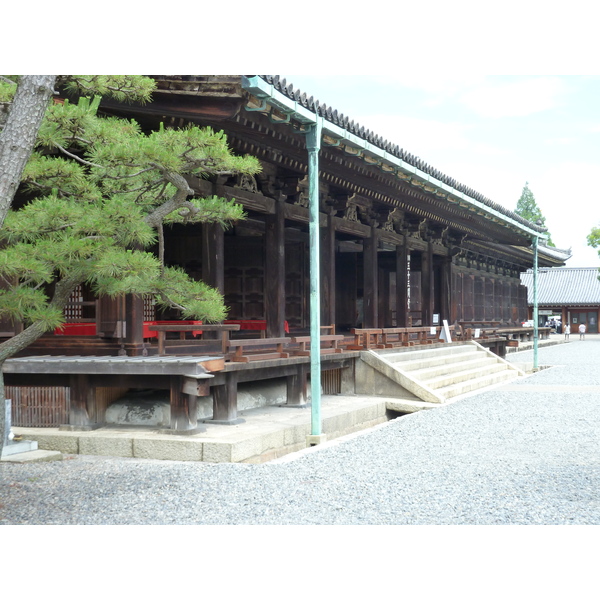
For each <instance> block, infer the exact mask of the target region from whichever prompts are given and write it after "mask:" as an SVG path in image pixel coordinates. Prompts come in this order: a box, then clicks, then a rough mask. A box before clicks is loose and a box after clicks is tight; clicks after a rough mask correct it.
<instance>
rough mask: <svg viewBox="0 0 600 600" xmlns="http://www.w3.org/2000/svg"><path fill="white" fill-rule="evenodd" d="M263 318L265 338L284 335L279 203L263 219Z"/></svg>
mask: <svg viewBox="0 0 600 600" xmlns="http://www.w3.org/2000/svg"><path fill="white" fill-rule="evenodd" d="M265 317H266V320H267V337H283V336H284V335H285V327H284V323H285V219H284V216H283V206H282V203H281V202H276V203H275V214H274V215H267V216H266V218H265Z"/></svg>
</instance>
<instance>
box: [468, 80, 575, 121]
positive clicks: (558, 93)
mask: <svg viewBox="0 0 600 600" xmlns="http://www.w3.org/2000/svg"><path fill="white" fill-rule="evenodd" d="M566 91H567V87H566V84H565V82H564V80H561V79H559V78H557V77H536V78H533V79H529V78H527V79H524V80H522V81H511V82H509V83H505V84H499V85H486V86H483V87H476V88H474V89H471V90H469V91H467V92H466V93H464V94H463V95H462V97H461V102H462V103H463V104H465V105H466V106H468V107H469V108H471V109H472V110H474V111H475V112H476V113H477V114H479V115H481V116H483V117H491V118H499V117H524V116H527V115H531V114H534V113H536V112H541V111H544V110H547V109H549V108H554V107H555V106H557V105H558V104H559V103H560V100H561V97H562V96H563V94H565V93H566Z"/></svg>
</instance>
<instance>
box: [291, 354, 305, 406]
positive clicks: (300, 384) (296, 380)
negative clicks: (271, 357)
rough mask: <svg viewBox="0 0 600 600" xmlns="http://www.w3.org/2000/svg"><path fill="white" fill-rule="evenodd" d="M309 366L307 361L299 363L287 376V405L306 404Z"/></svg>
mask: <svg viewBox="0 0 600 600" xmlns="http://www.w3.org/2000/svg"><path fill="white" fill-rule="evenodd" d="M309 368H310V364H309V363H301V364H299V365H298V370H297V372H296V373H295V374H294V375H288V376H287V378H286V381H287V402H286V405H287V406H306V403H307V399H308V392H307V389H308V382H307V378H308V371H309Z"/></svg>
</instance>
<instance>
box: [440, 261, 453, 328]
mask: <svg viewBox="0 0 600 600" xmlns="http://www.w3.org/2000/svg"><path fill="white" fill-rule="evenodd" d="M441 284H442V289H441V306H440V313H441V314H440V325H441V324H442V321H443V320H444V319H446V320H447V321H448V323H452V258H450V257H449V256H446V257H444V258H443V262H442V276H441Z"/></svg>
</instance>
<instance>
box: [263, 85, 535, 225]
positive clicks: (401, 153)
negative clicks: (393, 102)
mask: <svg viewBox="0 0 600 600" xmlns="http://www.w3.org/2000/svg"><path fill="white" fill-rule="evenodd" d="M259 77H260V78H261V79H263V80H264V81H266V82H267V83H268V84H270V85H272V86H273V87H274V88H275V89H276V90H277V91H279V92H281V93H282V94H284V95H285V96H287V97H288V98H290V99H291V100H293V101H294V102H298V103H299V104H301V105H302V106H303V107H304V108H306V109H308V110H310V111H312V112H314V113H315V114H317V115H319V116H321V117H323V118H324V119H327V120H328V121H330V122H331V123H333V124H334V125H337V126H338V127H342V128H343V129H346V130H347V131H349V132H350V133H353V134H354V135H356V136H357V137H360V138H362V139H364V140H366V141H367V142H369V143H370V144H373V145H374V146H377V147H379V148H381V149H382V150H385V151H386V152H389V153H390V154H392V155H394V156H396V157H397V158H399V159H400V160H403V161H404V162H406V163H408V164H410V165H412V166H413V167H416V168H417V169H419V170H420V171H422V172H424V173H427V174H428V175H431V176H432V177H435V178H436V179H438V180H439V181H441V182H443V183H445V184H446V185H449V186H451V187H453V188H454V189H456V190H458V191H459V192H462V193H463V194H466V195H467V196H469V197H471V198H474V199H475V200H478V201H479V202H481V203H482V204H485V205H486V206H489V207H490V208H492V209H494V210H496V211H497V212H499V213H501V214H503V215H505V216H507V217H509V218H510V219H513V220H514V221H517V222H518V223H521V224H523V225H526V226H528V227H529V228H531V229H533V230H534V231H539V232H545V231H546V229H545V228H543V227H539V226H538V225H536V224H535V223H531V222H530V221H528V220H527V219H524V218H523V217H521V216H519V215H517V214H516V213H514V212H513V211H511V210H509V209H507V208H505V207H504V206H502V205H501V204H497V203H496V202H493V201H492V200H490V199H489V198H486V197H485V196H483V195H482V194H480V193H479V192H476V191H475V190H473V189H471V188H469V187H467V186H466V185H463V184H462V183H459V182H458V181H456V180H455V179H453V178H452V177H449V176H448V175H445V174H444V173H441V172H440V171H438V170H437V169H434V168H433V167H431V166H430V165H428V164H427V163H425V162H424V161H423V160H421V159H420V158H418V157H417V156H414V155H413V154H410V153H408V152H406V151H405V150H404V149H402V148H400V146H398V145H397V144H392V143H391V142H388V141H387V140H385V139H384V138H382V137H381V136H379V135H376V134H375V132H373V131H371V130H369V129H365V128H364V127H362V126H361V125H360V124H359V123H355V122H354V121H353V120H351V119H350V118H349V117H347V116H345V115H344V114H342V113H338V111H337V110H335V109H333V108H332V107H331V106H327V105H326V104H323V103H321V102H319V100H317V99H316V98H314V97H313V96H308V95H307V94H306V93H304V92H302V91H301V90H299V89H295V88H294V85H293V84H292V83H291V82H288V81H287V80H286V79H284V78H282V77H279V76H278V75H259Z"/></svg>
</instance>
